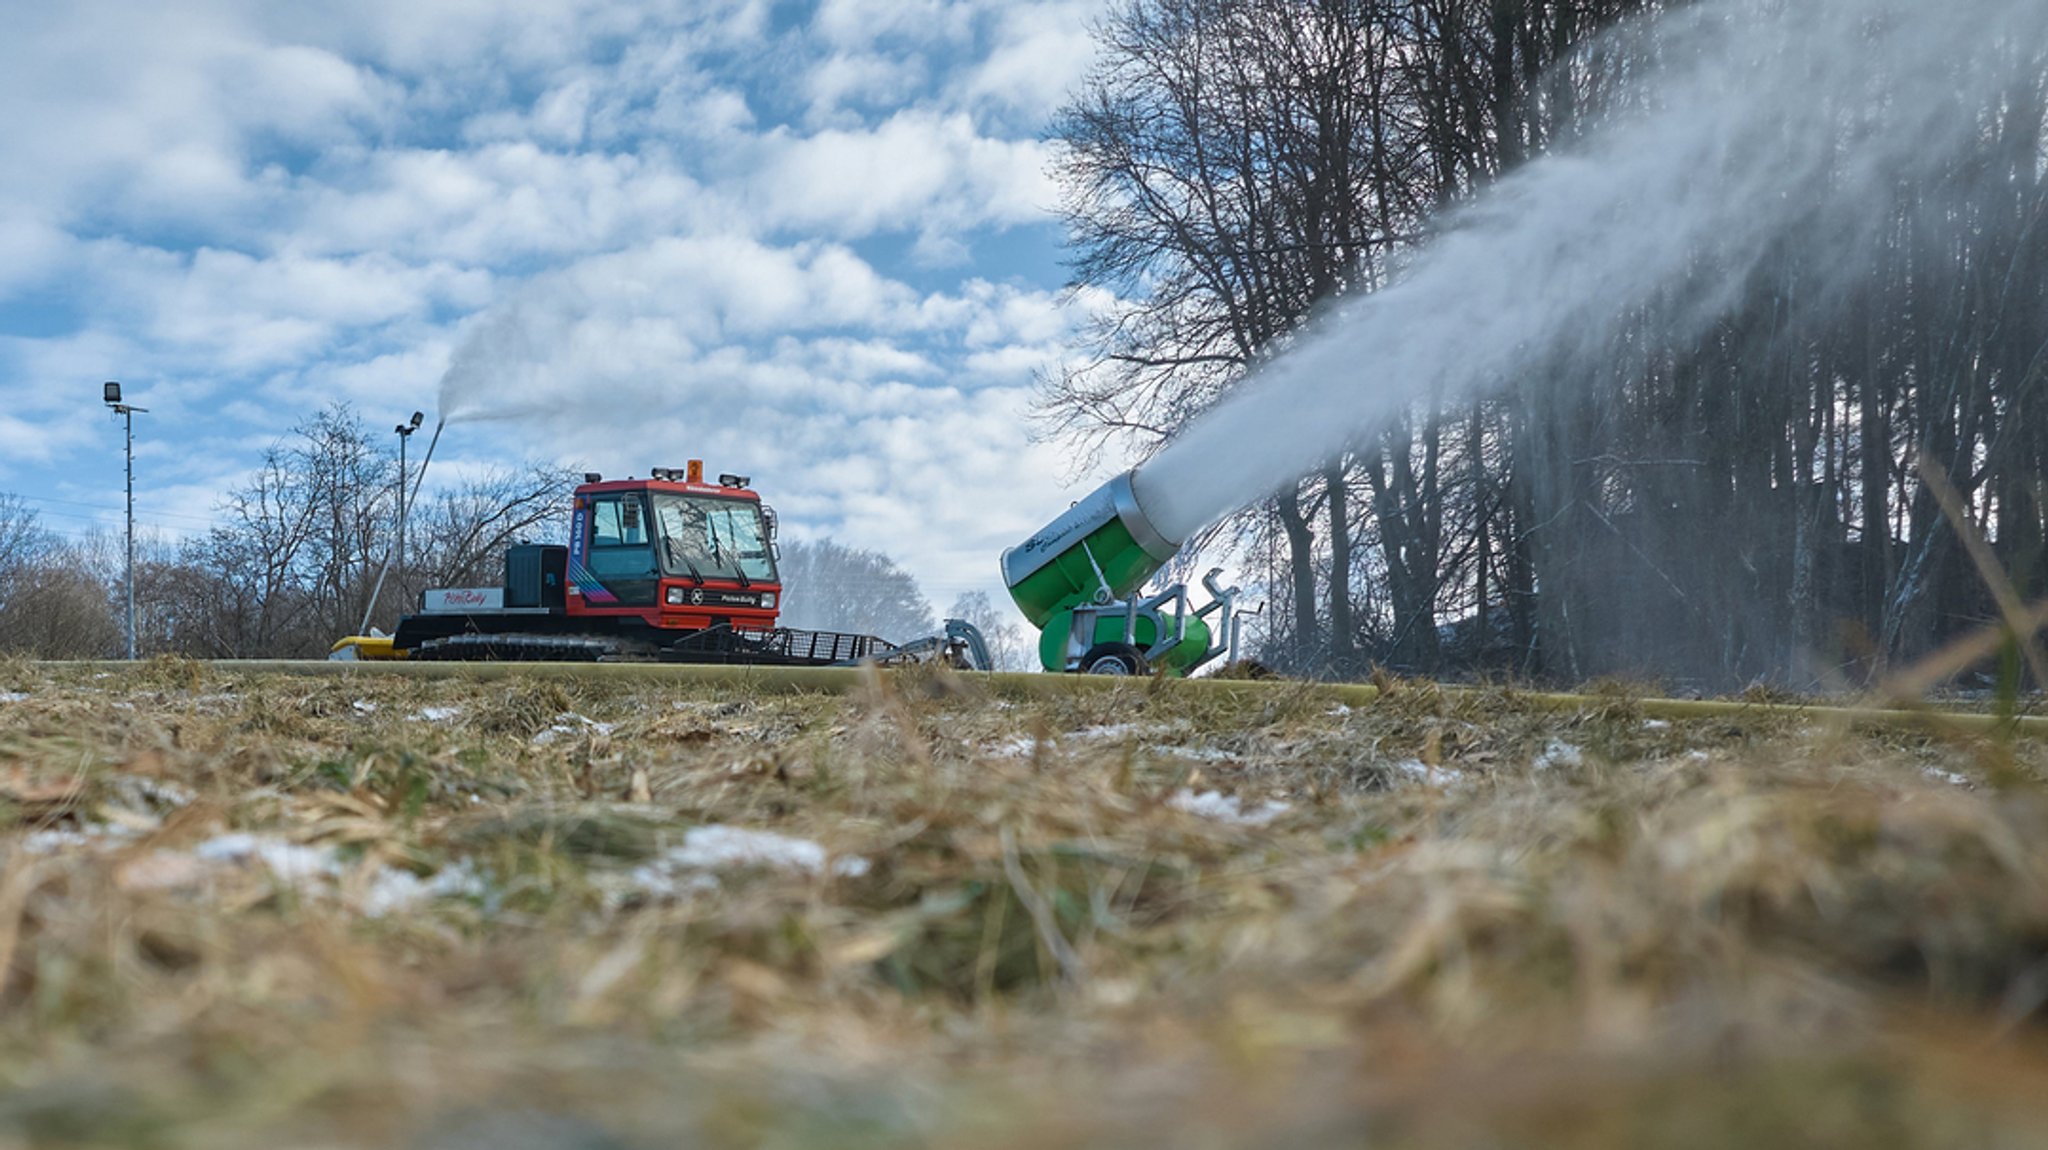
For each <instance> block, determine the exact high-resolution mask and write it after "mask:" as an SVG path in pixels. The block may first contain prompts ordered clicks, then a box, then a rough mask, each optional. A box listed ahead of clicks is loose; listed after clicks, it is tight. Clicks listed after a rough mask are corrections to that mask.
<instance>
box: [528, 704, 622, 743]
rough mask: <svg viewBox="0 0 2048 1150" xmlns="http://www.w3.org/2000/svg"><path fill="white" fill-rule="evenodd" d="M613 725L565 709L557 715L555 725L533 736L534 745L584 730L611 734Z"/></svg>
mask: <svg viewBox="0 0 2048 1150" xmlns="http://www.w3.org/2000/svg"><path fill="white" fill-rule="evenodd" d="M613 726H614V724H611V723H600V722H598V721H596V720H595V719H589V718H585V717H584V716H582V715H579V714H576V713H575V712H574V711H564V712H562V713H561V714H559V715H556V716H555V725H554V726H552V727H549V728H548V729H547V730H545V731H541V732H539V733H538V734H536V735H534V736H533V745H534V746H536V747H544V746H547V745H548V744H549V743H552V742H554V741H555V740H556V739H559V738H561V737H562V736H564V735H574V734H580V733H582V732H584V731H589V732H590V733H592V734H595V735H609V734H611V733H612V727H613Z"/></svg>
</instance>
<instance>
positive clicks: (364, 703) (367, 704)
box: [350, 699, 377, 715]
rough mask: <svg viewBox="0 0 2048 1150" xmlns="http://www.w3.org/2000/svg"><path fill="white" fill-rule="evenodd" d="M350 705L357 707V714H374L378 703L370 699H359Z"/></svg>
mask: <svg viewBox="0 0 2048 1150" xmlns="http://www.w3.org/2000/svg"><path fill="white" fill-rule="evenodd" d="M350 705H351V706H353V707H354V708H355V709H356V714H358V715H374V714H376V713H377V704H375V703H372V702H371V701H370V700H368V699H357V700H356V701H355V702H354V703H352V704H350Z"/></svg>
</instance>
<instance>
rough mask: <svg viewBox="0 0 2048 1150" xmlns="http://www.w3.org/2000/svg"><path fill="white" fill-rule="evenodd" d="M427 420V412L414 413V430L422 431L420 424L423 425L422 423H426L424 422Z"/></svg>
mask: <svg viewBox="0 0 2048 1150" xmlns="http://www.w3.org/2000/svg"><path fill="white" fill-rule="evenodd" d="M426 418H427V413H426V412H424V411H415V412H413V413H412V429H413V430H414V431H418V430H419V429H420V424H421V423H422V422H423V421H424V420H425V419H426Z"/></svg>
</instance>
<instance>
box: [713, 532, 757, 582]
mask: <svg viewBox="0 0 2048 1150" xmlns="http://www.w3.org/2000/svg"><path fill="white" fill-rule="evenodd" d="M707 526H708V527H709V528H710V529H711V530H710V535H711V561H712V562H713V563H716V564H718V566H719V567H721V568H723V567H724V566H725V560H724V559H722V558H720V556H722V555H724V554H725V551H724V549H723V548H721V547H719V545H718V523H717V521H716V520H713V521H712V522H711V523H709V524H707ZM740 564H741V560H739V559H738V558H735V559H734V560H733V563H732V573H733V574H734V575H735V576H737V577H738V578H739V581H740V590H742V591H744V590H746V589H747V588H749V587H752V586H753V585H754V581H753V580H752V579H749V578H747V572H746V568H744V567H742V566H741V565H740Z"/></svg>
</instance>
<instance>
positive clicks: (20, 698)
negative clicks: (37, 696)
mask: <svg viewBox="0 0 2048 1150" xmlns="http://www.w3.org/2000/svg"><path fill="white" fill-rule="evenodd" d="M27 701H28V693H27V692H26V691H0V703H25V702H27Z"/></svg>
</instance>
